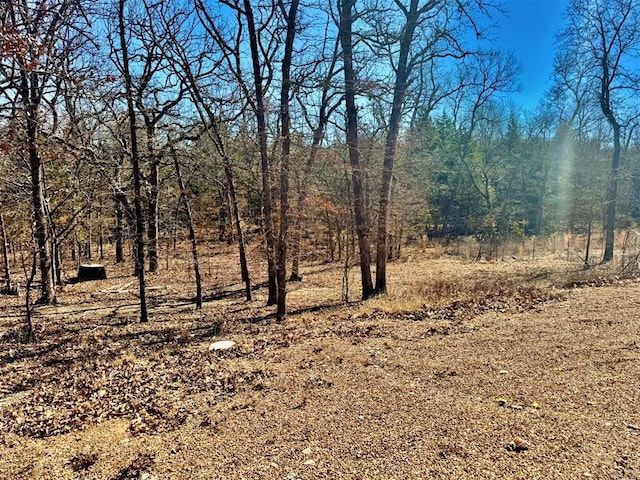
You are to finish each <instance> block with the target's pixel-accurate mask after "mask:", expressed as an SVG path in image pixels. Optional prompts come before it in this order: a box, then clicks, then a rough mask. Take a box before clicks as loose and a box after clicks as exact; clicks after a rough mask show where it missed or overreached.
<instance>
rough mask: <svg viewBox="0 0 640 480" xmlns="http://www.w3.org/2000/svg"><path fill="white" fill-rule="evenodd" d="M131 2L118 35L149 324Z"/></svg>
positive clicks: (144, 316) (143, 315)
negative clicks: (128, 24) (131, 53)
mask: <svg viewBox="0 0 640 480" xmlns="http://www.w3.org/2000/svg"><path fill="white" fill-rule="evenodd" d="M126 2H127V0H119V1H118V34H119V38H120V55H121V57H120V59H119V60H120V61H121V65H122V75H123V77H124V87H125V92H124V93H125V97H126V100H127V112H128V114H129V116H128V117H129V118H128V120H129V134H130V138H131V145H130V149H131V151H130V154H131V165H132V168H133V188H134V209H135V222H136V232H135V262H136V274H137V276H138V289H139V294H140V322H143V323H144V322H147V321H148V320H149V315H148V312H147V295H146V283H145V275H144V215H143V213H142V179H141V174H140V156H139V153H138V132H137V124H136V123H137V122H136V110H135V100H134V89H133V81H132V78H131V71H130V69H129V42H128V41H127V40H128V39H127V34H126V16H125V6H126Z"/></svg>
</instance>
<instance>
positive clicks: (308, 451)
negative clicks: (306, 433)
mask: <svg viewBox="0 0 640 480" xmlns="http://www.w3.org/2000/svg"><path fill="white" fill-rule="evenodd" d="M311 452H313V449H312V448H311V447H307V448H305V449H304V450H302V453H304V454H305V455H311Z"/></svg>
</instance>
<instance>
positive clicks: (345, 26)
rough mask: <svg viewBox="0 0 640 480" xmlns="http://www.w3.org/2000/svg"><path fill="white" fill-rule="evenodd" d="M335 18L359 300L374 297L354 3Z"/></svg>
mask: <svg viewBox="0 0 640 480" xmlns="http://www.w3.org/2000/svg"><path fill="white" fill-rule="evenodd" d="M337 2H338V3H337V6H338V14H339V18H340V20H339V38H340V44H341V45H342V60H343V72H344V92H345V109H346V137H347V147H348V149H349V164H350V166H351V185H352V188H353V210H354V217H355V227H356V234H357V237H358V248H359V255H360V278H361V282H362V299H363V300H366V299H367V298H370V297H371V296H372V295H374V293H375V292H374V288H373V280H372V278H371V245H370V240H369V226H368V225H367V219H366V215H365V208H364V190H363V171H362V166H361V162H360V149H359V145H358V109H357V107H356V94H357V85H356V75H355V70H354V64H353V24H354V20H355V19H354V8H355V4H356V0H337Z"/></svg>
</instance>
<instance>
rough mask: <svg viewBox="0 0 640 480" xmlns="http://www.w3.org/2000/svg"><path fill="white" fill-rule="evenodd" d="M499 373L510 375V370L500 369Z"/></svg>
mask: <svg viewBox="0 0 640 480" xmlns="http://www.w3.org/2000/svg"><path fill="white" fill-rule="evenodd" d="M498 374H500V375H508V374H509V370H500V371H499V372H498Z"/></svg>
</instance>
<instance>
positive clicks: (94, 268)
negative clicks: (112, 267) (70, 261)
mask: <svg viewBox="0 0 640 480" xmlns="http://www.w3.org/2000/svg"><path fill="white" fill-rule="evenodd" d="M106 278H107V270H106V269H105V268H104V265H101V264H99V263H87V264H82V265H80V266H79V267H78V281H79V282H86V281H89V280H104V279H106Z"/></svg>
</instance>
